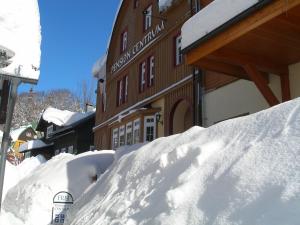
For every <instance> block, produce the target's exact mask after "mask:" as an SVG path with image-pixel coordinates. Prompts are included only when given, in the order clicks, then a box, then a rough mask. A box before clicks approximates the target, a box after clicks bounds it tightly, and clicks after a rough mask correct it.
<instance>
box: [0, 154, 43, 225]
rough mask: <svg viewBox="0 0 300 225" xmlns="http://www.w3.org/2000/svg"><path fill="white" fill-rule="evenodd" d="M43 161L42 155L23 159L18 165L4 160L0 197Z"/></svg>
mask: <svg viewBox="0 0 300 225" xmlns="http://www.w3.org/2000/svg"><path fill="white" fill-rule="evenodd" d="M45 162H46V159H45V158H44V157H43V156H42V155H38V156H37V157H31V158H28V159H25V160H24V161H23V162H22V163H21V164H20V165H18V166H14V165H12V164H11V163H10V162H8V161H6V164H5V165H6V166H5V177H4V178H5V179H4V186H3V196H2V199H4V198H5V196H6V193H7V191H8V190H9V189H10V188H12V187H13V186H15V185H16V184H17V183H18V182H19V181H20V180H21V179H23V178H24V177H26V176H27V175H28V174H30V173H31V172H32V171H34V170H35V168H37V167H38V166H39V165H41V164H43V163H45ZM0 224H1V223H0Z"/></svg>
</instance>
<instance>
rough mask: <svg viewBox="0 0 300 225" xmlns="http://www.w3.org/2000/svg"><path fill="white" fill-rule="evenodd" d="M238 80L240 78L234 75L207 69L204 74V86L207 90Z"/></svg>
mask: <svg viewBox="0 0 300 225" xmlns="http://www.w3.org/2000/svg"><path fill="white" fill-rule="evenodd" d="M236 80H238V78H236V77H233V76H228V75H226V74H220V73H217V72H213V71H206V72H205V75H204V88H205V91H212V90H215V89H217V88H219V87H222V86H224V85H226V84H229V83H231V82H233V81H236Z"/></svg>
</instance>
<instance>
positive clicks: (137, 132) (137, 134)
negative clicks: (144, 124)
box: [133, 119, 140, 144]
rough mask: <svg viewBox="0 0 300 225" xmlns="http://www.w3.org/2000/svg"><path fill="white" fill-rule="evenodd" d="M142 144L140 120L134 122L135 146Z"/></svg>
mask: <svg viewBox="0 0 300 225" xmlns="http://www.w3.org/2000/svg"><path fill="white" fill-rule="evenodd" d="M139 142H140V119H136V120H135V121H133V144H136V143H139Z"/></svg>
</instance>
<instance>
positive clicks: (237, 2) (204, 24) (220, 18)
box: [181, 0, 261, 49]
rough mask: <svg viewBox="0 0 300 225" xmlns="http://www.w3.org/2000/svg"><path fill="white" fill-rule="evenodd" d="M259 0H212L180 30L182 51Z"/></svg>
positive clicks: (259, 0)
mask: <svg viewBox="0 0 300 225" xmlns="http://www.w3.org/2000/svg"><path fill="white" fill-rule="evenodd" d="M259 2H261V0H247V1H245V0H214V1H213V2H211V3H210V4H209V5H208V6H206V7H205V8H204V9H202V10H200V11H199V12H198V13H197V14H196V15H194V16H193V17H191V18H190V19H189V20H188V21H187V22H185V23H184V24H183V26H182V28H181V33H182V49H185V48H186V47H188V46H190V45H192V44H193V43H195V42H196V41H198V40H199V39H201V38H203V37H204V36H206V35H207V34H209V33H210V32H212V31H214V30H215V29H217V28H218V27H220V26H222V25H223V24H225V23H226V22H228V21H229V20H231V19H233V18H234V17H236V16H238V15H239V14H241V13H242V12H244V11H246V10H247V9H249V8H250V7H252V6H254V5H256V4H257V3H259Z"/></svg>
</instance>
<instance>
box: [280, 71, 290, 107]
mask: <svg viewBox="0 0 300 225" xmlns="http://www.w3.org/2000/svg"><path fill="white" fill-rule="evenodd" d="M280 83H281V93H282V101H283V102H285V101H289V100H291V90H290V79H289V74H288V73H287V74H282V75H281V76H280Z"/></svg>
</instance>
